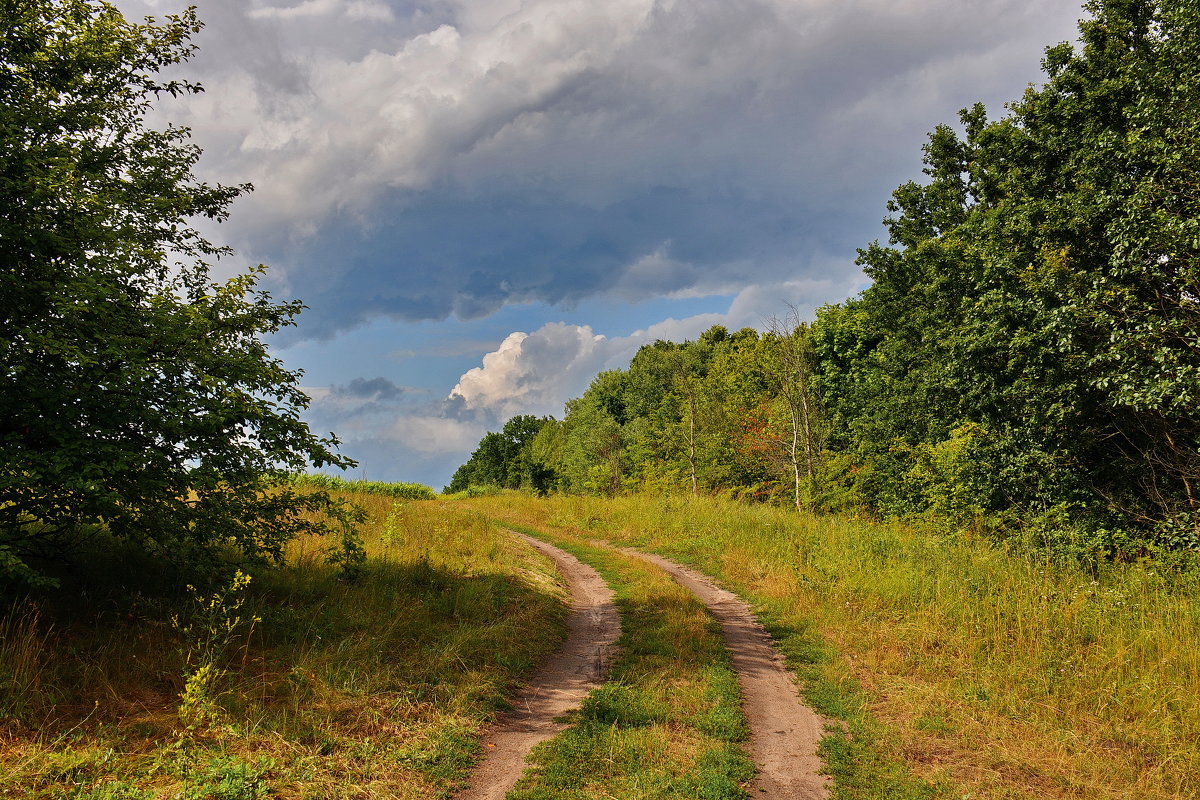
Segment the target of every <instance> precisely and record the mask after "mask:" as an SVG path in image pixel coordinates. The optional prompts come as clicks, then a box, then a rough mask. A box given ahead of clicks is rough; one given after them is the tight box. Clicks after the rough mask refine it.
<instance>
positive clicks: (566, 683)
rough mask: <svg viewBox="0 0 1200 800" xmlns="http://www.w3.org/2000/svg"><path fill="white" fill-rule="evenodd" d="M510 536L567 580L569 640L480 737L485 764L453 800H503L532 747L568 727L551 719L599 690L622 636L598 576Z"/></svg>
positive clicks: (559, 553) (560, 554) (558, 553)
mask: <svg viewBox="0 0 1200 800" xmlns="http://www.w3.org/2000/svg"><path fill="white" fill-rule="evenodd" d="M513 535H514V536H517V537H519V538H520V539H521V540H523V541H524V542H526V543H527V544H529V545H530V546H532V547H535V548H537V549H538V550H540V551H541V552H542V553H544V554H546V555H547V556H549V557H550V558H551V559H552V560H553V561H554V563H555V565H556V566H557V567H558V569H559V571H560V572H561V573H562V574H563V575H564V576H565V577H566V579H567V585H568V587H569V589H570V593H571V616H570V617H569V618H568V621H567V640H566V642H564V643H563V646H562V649H560V650H559V651H558V652H557V653H555V654H554V655H553V656H552V657H551V658H550V660H548V661H546V662H545V663H544V664H542V666H541V667H540V668H539V669H538V671H537V672H536V673H534V674H533V676H532V677H530V679H529V686H528V688H526V689H524V690H523V691H522V692H521V693H520V694H518V695H517V697H516V698H514V700H513V706H514V710H513V711H511V712H508V713H506V714H504V715H503V716H502V717H501V718H500V719H499V720H497V722H496V724H495V725H494V726H492V728H491V729H490V730H489V731H488V732H487V733H486V734H485V735H484V737H483V745H484V750H485V755H484V757H483V761H481V762H480V763H479V764H478V765H476V767H475V769H474V770H473V771H472V772H471V776H470V778H469V779H468V781H469V782H468V788H466V789H464V790H463V791H461V792H459V793H458V794H456V795H455V796H454V797H455V799H456V800H502V798H503V797H504V795H505V794H506V793H507V792H508V791H509V790H510V789H512V787H513V786H515V785H516V783H517V781H518V780H520V778H521V773H522V772H524V770H525V757H526V756H527V755H529V751H530V750H532V749H533V746H534V745H535V744H537V743H538V742H541V741H542V740H544V739H548V738H550V737H551V736H553V735H554V734H556V733H558V732H559V731H561V730H563V729H565V728H566V727H567V725H566V724H564V723H560V722H555V719H556V718H557V717H561V716H562V715H563V714H565V713H567V712H568V711H570V710H572V709H575V708H578V707H579V705H580V703H581V702H583V698H584V697H585V696H586V695H587V693H588V692H590V691H591V690H592V689H594V688H596V687H597V686H599V685H600V683H601V681H602V680H603V679H604V675H605V674H606V673H607V671H608V666H609V664H610V662H611V661H612V657H613V654H614V648H613V643H614V642H615V641H616V640H617V637H618V636H620V634H621V618H620V616H619V615H618V614H617V607H616V605H615V604H614V602H613V593H612V590H611V589H609V588H608V584H606V583H605V582H604V579H603V578H601V577H600V573H598V572H596V570H594V569H592V568H591V567H589V566H587V565H586V564H584V563H582V562H581V561H579V559H577V558H575V556H573V555H571V554H570V553H567V552H564V551H563V550H560V549H558V548H557V547H554V546H552V545H548V544H546V543H545V542H541V541H538V540H537V539H533V538H531V537H529V536H525V535H524V534H520V533H516V532H513Z"/></svg>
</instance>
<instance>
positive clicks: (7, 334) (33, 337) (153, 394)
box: [0, 0, 352, 580]
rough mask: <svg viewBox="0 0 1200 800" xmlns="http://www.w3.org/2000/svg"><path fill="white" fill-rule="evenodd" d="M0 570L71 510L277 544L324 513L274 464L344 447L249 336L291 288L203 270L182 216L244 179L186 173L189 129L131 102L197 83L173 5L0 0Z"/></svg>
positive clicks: (182, 20)
mask: <svg viewBox="0 0 1200 800" xmlns="http://www.w3.org/2000/svg"><path fill="white" fill-rule="evenodd" d="M0 29H2V30H3V31H4V36H3V38H2V39H0V260H2V264H3V270H2V272H0V276H2V277H0V281H2V284H0V574H8V575H9V576H23V577H24V578H25V579H27V580H36V579H37V573H36V570H34V569H33V568H32V566H31V564H32V563H33V561H34V560H35V559H39V558H45V557H57V556H61V555H62V554H63V553H64V552H65V551H66V550H67V549H69V547H70V546H71V544H72V543H73V542H75V541H76V540H77V539H78V537H79V536H80V535H81V532H82V531H83V530H84V529H85V528H86V526H90V525H95V526H104V527H105V528H107V529H108V530H110V531H112V532H113V533H114V534H117V535H119V536H123V537H127V538H131V539H134V540H137V541H140V542H142V543H144V544H146V545H149V546H152V547H156V548H158V549H160V550H162V551H163V552H166V553H171V554H174V555H176V556H180V557H184V558H195V557H196V556H198V555H203V554H206V553H211V552H212V551H213V549H214V548H216V547H219V546H222V545H233V546H234V547H236V548H238V549H240V550H241V551H242V552H243V553H244V554H246V555H249V556H255V557H278V556H280V555H281V553H282V547H283V545H284V543H285V542H286V541H287V539H288V538H289V537H291V536H292V535H294V534H295V533H297V532H299V531H304V530H323V529H324V527H325V525H326V523H324V522H321V521H319V520H314V518H313V517H312V516H311V515H309V514H308V513H306V512H309V511H314V510H320V509H325V510H330V509H332V505H331V502H330V500H329V498H328V496H327V495H324V494H323V493H320V492H318V493H316V494H307V493H305V494H296V493H293V492H292V491H289V490H287V489H284V488H281V487H278V486H277V485H276V484H277V481H276V478H277V477H278V476H279V475H280V474H281V473H282V472H284V471H288V470H299V469H303V468H306V467H307V466H309V465H316V466H321V465H334V466H342V467H345V466H347V465H349V464H351V463H352V462H350V461H349V460H348V459H346V458H344V457H342V456H339V455H337V454H336V453H335V452H334V450H333V448H334V445H335V442H334V441H333V440H332V438H321V437H318V436H315V435H314V434H313V433H312V432H311V431H310V430H309V429H308V427H307V426H306V425H305V424H304V423H303V422H302V421H301V420H300V419H299V412H300V410H302V409H303V408H304V407H305V406H306V405H307V403H308V398H307V397H306V396H305V395H304V394H303V392H301V391H300V389H299V388H298V386H297V379H298V377H299V374H298V373H296V372H292V371H289V370H287V369H285V367H284V366H283V365H282V364H281V363H280V362H279V361H278V360H277V359H274V358H272V357H271V356H270V355H269V353H268V352H267V350H266V347H265V346H264V344H263V341H262V337H263V336H264V335H266V334H270V333H273V332H275V331H276V330H278V329H279V328H281V327H282V326H285V325H290V324H292V323H293V317H294V316H295V315H296V314H297V313H298V312H299V311H300V309H301V305H300V304H299V302H288V303H276V302H273V301H272V299H271V298H270V296H269V295H268V294H266V293H265V292H261V291H258V290H256V289H255V281H256V278H257V277H258V276H259V274H260V273H261V268H256V269H253V270H251V271H250V272H249V273H247V274H244V275H241V276H239V277H236V278H233V279H232V280H229V281H227V282H224V283H213V282H212V281H211V280H210V277H209V263H210V261H211V260H213V259H216V258H218V257H220V256H223V255H227V254H228V253H227V251H226V250H224V249H223V248H219V247H216V246H214V245H213V244H212V243H210V242H209V241H207V240H206V239H205V238H204V237H203V236H202V235H201V234H200V233H199V232H198V231H197V230H196V229H195V227H193V225H192V224H191V223H190V222H189V220H191V219H194V218H196V217H207V218H210V219H215V220H222V219H224V218H225V217H226V214H227V210H228V207H229V204H230V202H231V201H232V200H233V199H234V198H235V197H236V196H237V195H238V194H240V193H241V192H243V191H245V190H247V189H248V188H249V187H248V186H238V187H229V186H214V185H209V184H206V183H204V182H201V181H199V180H197V179H196V178H195V176H194V175H193V171H192V170H193V167H194V165H195V164H196V161H197V159H198V158H199V155H200V150H199V148H198V147H197V146H195V145H194V144H191V143H190V142H189V140H188V132H187V130H186V129H182V128H175V127H168V128H166V129H165V130H156V129H154V128H151V127H149V126H148V125H147V124H146V121H145V116H146V112H147V111H148V110H149V108H150V106H151V104H152V103H153V102H154V100H155V99H156V98H157V97H159V96H161V95H163V94H171V95H180V94H184V95H186V94H191V93H194V92H198V91H199V90H200V88H199V87H198V86H196V85H194V84H191V83H188V82H186V81H183V80H163V79H161V78H160V77H159V74H160V72H161V71H162V70H163V69H164V68H166V67H170V66H171V65H175V64H178V63H179V62H182V61H184V60H186V59H187V58H188V56H189V55H190V54H191V53H192V50H193V46H192V45H191V43H190V41H189V40H190V37H191V35H192V34H194V33H196V32H197V31H198V30H199V29H200V23H199V21H198V20H197V18H196V15H195V12H194V11H193V10H189V11H186V12H184V13H183V14H181V15H178V16H169V17H167V18H165V19H164V20H163V21H161V22H155V21H153V20H147V21H146V22H145V23H142V24H136V23H132V22H129V21H127V20H126V19H124V18H123V17H122V16H121V14H120V13H119V12H118V11H117V10H116V9H114V8H113V7H112V6H110V5H109V4H107V3H104V2H98V1H97V0H18V1H16V2H13V1H11V0H6V1H5V2H0Z"/></svg>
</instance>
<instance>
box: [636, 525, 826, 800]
mask: <svg viewBox="0 0 1200 800" xmlns="http://www.w3.org/2000/svg"><path fill="white" fill-rule="evenodd" d="M623 552H626V553H629V554H630V555H635V556H638V557H640V558H643V559H645V560H647V561H649V562H651V563H653V564H656V565H657V566H659V567H661V568H662V569H664V570H666V571H667V572H668V573H670V574H671V575H672V576H673V577H674V578H675V579H676V580H677V581H679V583H680V584H682V585H683V586H684V587H685V588H687V589H688V590H690V591H691V592H693V593H694V594H695V595H696V596H697V597H699V598H700V600H701V601H703V602H704V604H705V605H707V606H708V607H709V609H710V610H711V611H712V612H713V615H714V616H715V617H716V618H717V620H718V621H719V622H720V623H721V630H722V632H723V633H724V635H725V644H726V646H727V647H728V648H729V652H730V655H731V656H732V659H733V668H734V670H736V671H737V674H738V680H739V681H740V682H741V686H742V697H743V702H742V710H743V711H744V712H745V714H746V719H747V721H748V722H749V723H750V746H749V748H748V749H749V752H750V757H751V758H753V759H754V763H755V764H756V765H757V766H758V776H757V777H756V778H755V780H754V782H753V783H752V784H751V787H750V793H751V796H752V797H766V798H771V799H772V800H793V798H794V799H795V800H819V799H820V798H826V797H828V796H829V787H828V779H827V778H825V777H823V776H821V775H818V774H817V771H818V770H819V769H820V768H821V761H820V759H819V758H818V757H817V743H818V742H819V741H820V740H821V736H822V733H823V728H824V721H823V720H822V719H821V717H819V716H818V715H817V714H816V712H814V711H813V710H812V709H811V708H809V707H808V706H806V705H804V703H803V702H802V701H801V699H800V694H799V692H798V691H797V688H796V683H795V681H794V679H793V678H792V674H791V673H790V672H789V671H788V670H787V668H786V667H785V666H784V664H783V656H781V655H780V654H779V651H778V650H776V649H775V645H774V643H773V642H772V641H771V637H770V636H769V635H767V632H766V631H765V630H763V628H762V626H761V625H759V623H758V621H757V620H756V619H755V617H754V613H753V612H752V611H751V610H750V607H749V606H748V605H747V604H746V602H745V601H744V600H742V599H741V598H740V597H738V596H737V595H735V594H733V593H732V592H728V591H726V590H725V589H722V588H720V587H719V586H717V585H716V584H715V583H713V581H712V579H711V578H709V577H708V576H706V575H703V574H702V573H699V572H696V571H695V570H691V569H688V568H687V567H683V566H680V565H679V564H676V563H675V562H673V561H668V560H667V559H665V558H662V557H661V556H656V555H652V554H649V553H641V552H639V551H636V550H630V549H625V550H623Z"/></svg>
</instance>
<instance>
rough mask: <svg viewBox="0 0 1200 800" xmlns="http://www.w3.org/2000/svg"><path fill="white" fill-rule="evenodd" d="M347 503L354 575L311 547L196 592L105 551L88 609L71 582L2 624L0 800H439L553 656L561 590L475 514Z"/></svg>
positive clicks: (540, 564)
mask: <svg viewBox="0 0 1200 800" xmlns="http://www.w3.org/2000/svg"><path fill="white" fill-rule="evenodd" d="M353 499H355V500H356V501H358V502H360V503H361V504H363V505H364V506H366V508H367V510H368V512H369V515H370V518H369V521H368V523H367V525H366V528H365V531H364V534H365V537H364V538H365V544H366V548H367V553H368V560H367V563H366V565H365V569H364V570H363V573H362V575H361V576H360V577H359V578H358V579H357V580H354V581H346V580H343V579H341V578H340V577H339V575H338V572H337V570H336V569H334V568H333V567H330V566H329V565H327V564H326V562H325V557H324V554H323V552H322V551H323V550H325V549H326V548H327V547H329V546H330V545H331V544H332V543H331V542H327V541H323V540H320V539H315V540H308V541H300V542H296V543H295V546H294V548H293V550H292V552H291V553H290V554H289V558H288V561H287V563H286V564H285V565H284V566H282V567H280V568H275V569H264V570H259V571H256V572H254V573H253V574H251V575H250V576H249V580H248V582H247V581H246V580H245V579H241V580H240V585H226V586H224V587H223V588H222V587H220V586H218V587H217V588H215V589H212V588H210V589H204V590H200V589H197V590H195V591H193V592H185V591H182V590H179V591H176V592H174V593H172V592H170V591H165V590H163V587H162V586H157V587H155V586H152V585H151V584H153V583H155V582H156V581H159V579H160V578H161V576H158V575H156V573H155V571H154V570H153V569H152V568H151V567H150V566H149V565H142V566H141V567H138V568H137V569H136V570H130V568H129V566H128V565H127V564H126V563H125V562H124V561H122V559H121V557H120V554H119V553H112V554H110V556H111V557H110V556H106V555H105V554H104V553H97V554H96V557H95V558H94V559H93V560H92V561H91V562H90V563H89V564H87V565H85V566H86V569H87V570H88V571H89V572H96V573H102V572H105V571H109V573H110V574H109V576H108V578H107V582H106V585H108V586H109V587H110V588H109V589H107V590H104V591H101V590H99V589H97V588H96V587H97V582H96V580H92V578H90V577H89V576H88V575H81V576H79V580H80V581H82V582H83V583H84V584H86V586H87V587H89V588H87V592H88V593H89V600H90V605H88V606H87V607H80V605H79V604H78V601H77V600H76V599H75V598H76V597H78V596H79V594H78V591H79V587H74V593H73V594H67V592H66V590H64V592H63V594H62V595H61V596H58V597H53V596H52V597H45V598H42V599H41V600H40V601H39V602H37V603H33V602H25V603H18V604H16V605H13V606H10V607H9V608H8V609H7V610H4V609H0V797H21V798H45V799H46V800H51V799H52V798H54V799H57V798H74V799H75V800H149V799H150V798H167V797H170V798H181V799H182V800H201V799H202V798H210V797H211V798H237V800H255V798H266V797H271V798H296V799H297V800H299V798H314V800H315V799H316V798H322V799H323V798H360V797H361V798H374V797H380V798H383V797H387V798H433V797H444V796H447V795H448V794H449V793H450V791H451V790H452V789H453V788H454V786H455V785H456V783H457V782H458V781H460V780H461V779H462V778H463V777H464V776H465V775H466V773H467V770H468V769H469V767H470V765H471V762H472V760H473V755H474V752H475V750H476V749H477V747H478V743H477V738H476V735H477V733H478V730H479V728H480V726H481V725H482V724H484V723H485V722H486V721H487V720H488V719H489V718H490V717H491V715H492V714H493V713H494V712H495V711H496V710H497V709H499V708H501V707H503V705H504V699H503V698H504V697H505V696H506V695H507V694H508V693H509V692H510V691H511V690H512V688H513V687H514V685H515V684H516V683H518V682H519V681H520V679H521V678H522V676H523V675H524V674H526V673H527V672H528V671H529V670H530V668H531V667H533V666H534V665H535V664H537V663H538V662H540V661H541V660H542V659H543V658H544V657H545V656H546V655H547V654H549V653H550V652H552V651H553V650H554V649H555V648H556V647H557V646H558V644H559V642H560V641H561V639H562V636H563V634H564V632H565V628H564V622H565V618H566V606H565V602H564V601H565V599H566V594H565V590H564V588H563V587H562V586H561V585H560V583H559V578H558V575H557V573H556V571H555V569H554V567H553V565H552V564H551V563H550V562H549V560H547V559H545V558H544V557H542V556H541V555H540V554H538V553H536V552H534V551H533V550H531V549H530V548H529V547H527V546H525V545H523V544H521V543H518V542H514V541H513V540H512V537H510V536H508V535H506V534H504V533H502V532H500V531H498V530H496V529H495V527H494V526H492V525H490V524H488V522H487V521H486V520H485V519H483V517H481V516H480V515H479V514H478V513H475V512H472V511H470V510H462V509H454V508H450V507H448V506H446V505H444V504H442V503H439V502H436V501H427V502H412V501H406V500H402V499H397V498H391V497H384V496H378V495H357V496H355V497H354V498H353ZM122 569H126V570H128V571H129V572H131V573H134V574H124V575H121V576H115V575H113V574H112V573H111V571H112V570H122ZM137 570H141V572H143V573H144V574H140V575H139V574H136V572H137ZM118 577H119V578H120V579H119V580H118V579H117V578H118ZM89 581H90V583H89ZM160 582H161V581H160ZM118 585H120V587H121V588H120V589H119V590H118V589H117V588H114V587H117V586H118ZM139 587H140V588H139ZM172 619H174V622H172Z"/></svg>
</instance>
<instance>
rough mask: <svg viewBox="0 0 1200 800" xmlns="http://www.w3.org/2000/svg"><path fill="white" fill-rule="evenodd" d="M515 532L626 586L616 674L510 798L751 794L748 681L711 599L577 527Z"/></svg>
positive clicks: (541, 752) (627, 799)
mask: <svg viewBox="0 0 1200 800" xmlns="http://www.w3.org/2000/svg"><path fill="white" fill-rule="evenodd" d="M509 519H510V522H511V521H513V520H512V517H511V515H510V517H509ZM514 527H520V528H521V529H522V530H524V531H525V532H527V533H529V534H531V535H535V536H538V537H539V538H542V539H544V540H546V541H550V542H552V543H553V544H556V545H558V546H559V547H562V548H564V549H566V550H568V551H570V552H571V553H573V554H574V555H576V556H577V557H578V558H580V559H581V560H583V561H585V562H587V563H589V564H592V565H593V566H594V567H596V569H597V570H599V571H600V573H601V574H602V575H603V576H604V578H605V580H606V581H608V583H609V584H610V585H611V586H612V587H613V588H614V590H615V592H616V595H617V604H618V607H619V610H620V612H621V618H622V633H621V638H620V640H619V642H618V646H619V648H620V650H619V655H618V657H617V660H616V661H615V663H614V664H613V668H612V672H611V673H610V676H609V679H608V681H607V682H606V683H605V684H604V685H603V686H602V687H600V688H599V689H597V690H596V691H594V692H592V693H591V694H590V695H589V696H588V698H587V699H586V700H585V702H584V704H583V707H582V709H581V710H580V711H579V712H578V713H577V714H575V715H574V725H573V726H572V727H571V728H569V729H568V730H566V731H565V732H563V733H562V734H560V735H558V736H556V737H554V738H553V739H551V740H549V741H547V742H544V743H543V744H541V745H539V746H538V747H537V748H535V749H534V751H533V754H532V756H531V760H532V761H533V762H534V765H535V766H534V768H533V769H532V770H531V772H530V773H528V774H527V775H526V777H525V778H524V779H523V780H522V782H521V783H520V784H519V785H518V786H517V788H516V789H514V790H513V791H512V792H511V793H510V794H509V795H508V797H509V800H574V799H575V798H578V799H579V800H585V799H586V800H591V798H615V799H619V800H633V799H634V798H638V799H639V800H643V799H644V800H652V799H656V798H663V799H664V800H665V798H687V800H696V798H705V800H735V798H745V797H746V793H745V791H744V789H743V785H744V784H745V782H747V781H748V780H749V779H750V777H751V776H752V774H753V765H752V763H751V762H750V761H749V759H748V758H747V756H746V755H745V753H744V751H743V750H742V748H741V747H740V745H739V744H738V743H739V742H741V741H742V740H743V739H745V738H746V736H747V728H746V722H745V718H744V717H743V716H742V714H741V710H740V708H739V705H740V690H739V688H738V682H737V676H736V675H735V674H734V672H733V670H732V668H731V667H730V663H729V656H728V653H727V652H726V650H725V647H724V643H723V640H722V638H721V632H720V626H719V625H718V624H717V622H716V621H715V620H714V619H713V618H712V617H711V616H710V615H709V614H708V612H707V610H706V609H705V608H704V606H703V604H701V603H700V602H699V601H698V600H696V599H695V598H694V597H693V596H692V595H691V593H690V592H688V591H687V590H685V589H683V588H682V587H680V586H679V585H678V584H676V583H675V582H674V581H672V580H671V579H670V578H669V577H668V576H667V575H666V574H665V573H663V572H662V571H661V570H659V569H658V568H657V567H653V566H651V565H648V564H646V563H644V562H642V561H640V560H638V559H635V558H631V557H630V556H626V555H623V554H621V553H617V552H615V551H613V550H610V549H607V548H597V547H595V546H592V545H590V544H589V543H588V541H587V539H586V538H584V537H581V536H578V535H574V534H573V533H572V532H571V531H569V530H563V529H560V528H556V529H554V530H553V531H550V532H548V531H547V529H546V528H544V527H541V526H539V527H538V528H537V529H533V528H530V527H528V526H520V525H514Z"/></svg>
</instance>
